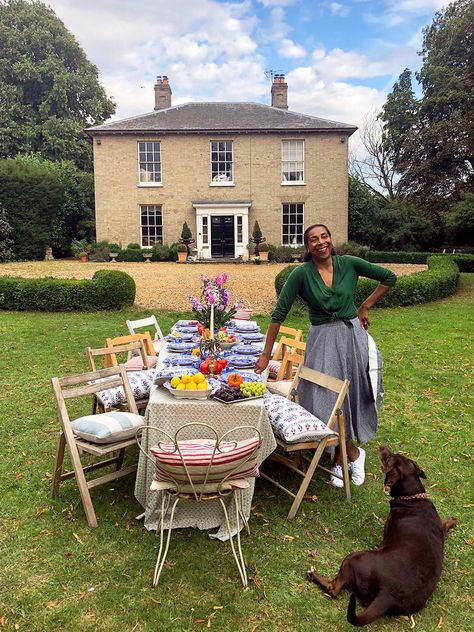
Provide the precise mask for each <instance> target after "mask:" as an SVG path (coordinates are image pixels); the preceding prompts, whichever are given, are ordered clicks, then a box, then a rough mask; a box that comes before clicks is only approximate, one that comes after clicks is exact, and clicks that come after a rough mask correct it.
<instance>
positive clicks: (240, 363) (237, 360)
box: [228, 355, 257, 369]
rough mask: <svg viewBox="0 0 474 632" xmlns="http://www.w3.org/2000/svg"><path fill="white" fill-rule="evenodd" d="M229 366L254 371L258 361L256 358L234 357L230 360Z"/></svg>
mask: <svg viewBox="0 0 474 632" xmlns="http://www.w3.org/2000/svg"><path fill="white" fill-rule="evenodd" d="M228 360H229V364H230V365H231V366H233V367H235V368H236V369H253V367H254V366H255V363H256V361H257V359H256V357H255V356H244V355H233V356H230V358H228Z"/></svg>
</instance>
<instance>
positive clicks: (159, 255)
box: [151, 244, 171, 261]
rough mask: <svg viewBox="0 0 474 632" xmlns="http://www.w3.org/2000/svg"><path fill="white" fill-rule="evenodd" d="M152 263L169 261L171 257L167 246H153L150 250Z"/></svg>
mask: <svg viewBox="0 0 474 632" xmlns="http://www.w3.org/2000/svg"><path fill="white" fill-rule="evenodd" d="M152 253H153V256H152V258H151V260H152V261H169V260H170V256H171V250H170V247H169V246H168V245H167V244H154V245H153V248H152Z"/></svg>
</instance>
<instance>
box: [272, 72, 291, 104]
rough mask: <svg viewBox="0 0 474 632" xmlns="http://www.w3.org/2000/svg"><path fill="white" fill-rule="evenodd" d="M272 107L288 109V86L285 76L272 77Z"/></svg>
mask: <svg viewBox="0 0 474 632" xmlns="http://www.w3.org/2000/svg"><path fill="white" fill-rule="evenodd" d="M272 107H274V108H280V110H287V109H288V84H287V83H286V81H285V75H274V76H273V83H272Z"/></svg>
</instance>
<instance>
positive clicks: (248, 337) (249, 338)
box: [239, 332, 265, 342]
mask: <svg viewBox="0 0 474 632" xmlns="http://www.w3.org/2000/svg"><path fill="white" fill-rule="evenodd" d="M239 337H240V338H242V340H243V341H244V342H261V341H262V340H264V339H265V334H262V333H261V332H249V333H245V334H243V333H242V334H240V336H239Z"/></svg>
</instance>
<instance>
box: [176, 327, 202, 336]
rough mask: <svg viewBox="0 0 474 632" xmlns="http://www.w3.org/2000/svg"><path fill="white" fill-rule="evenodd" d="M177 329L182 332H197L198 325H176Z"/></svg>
mask: <svg viewBox="0 0 474 632" xmlns="http://www.w3.org/2000/svg"><path fill="white" fill-rule="evenodd" d="M175 329H176V331H180V332H181V333H182V334H197V330H198V328H197V325H186V326H185V325H176V327H175Z"/></svg>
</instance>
